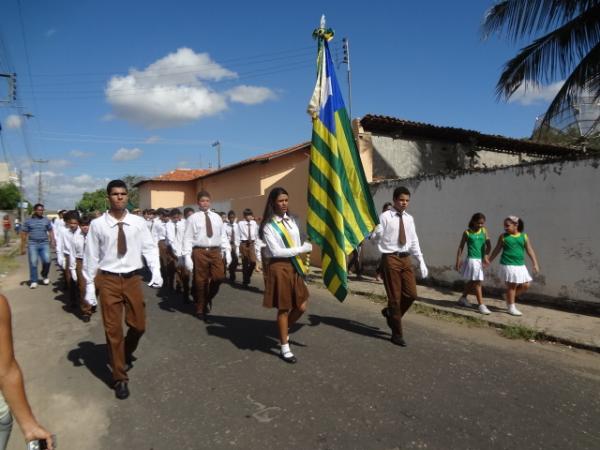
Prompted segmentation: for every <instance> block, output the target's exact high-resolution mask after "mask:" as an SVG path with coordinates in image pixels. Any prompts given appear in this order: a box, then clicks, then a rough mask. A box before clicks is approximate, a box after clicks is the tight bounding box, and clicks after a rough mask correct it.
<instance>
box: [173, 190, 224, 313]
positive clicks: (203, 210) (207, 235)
mask: <svg viewBox="0 0 600 450" xmlns="http://www.w3.org/2000/svg"><path fill="white" fill-rule="evenodd" d="M197 200H198V206H199V209H200V210H199V211H198V212H196V213H194V214H192V215H191V216H190V217H189V218H188V219H187V225H186V227H185V234H184V238H183V255H184V257H185V266H186V269H187V270H188V271H189V272H190V273H192V274H193V275H192V276H193V280H194V281H193V289H194V291H195V294H194V299H195V300H196V317H198V318H199V319H200V320H203V321H204V322H205V323H209V322H210V319H209V318H208V313H209V312H210V311H211V309H212V301H213V299H214V297H215V296H216V295H217V292H219V286H220V285H221V282H222V281H223V278H224V277H225V265H224V264H223V258H222V256H221V252H222V251H225V252H226V256H227V258H228V260H227V263H229V262H230V261H229V258H231V252H230V250H231V247H230V245H229V240H228V239H227V233H226V232H225V224H224V223H223V219H222V218H221V216H220V215H219V214H217V213H216V212H214V211H211V210H210V194H209V193H208V192H206V191H201V192H199V193H198V196H197Z"/></svg>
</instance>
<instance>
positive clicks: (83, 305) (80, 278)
mask: <svg viewBox="0 0 600 450" xmlns="http://www.w3.org/2000/svg"><path fill="white" fill-rule="evenodd" d="M90 223H91V218H90V217H89V216H84V217H82V218H81V219H79V233H75V235H74V236H73V240H72V241H71V248H70V255H71V257H70V258H69V272H70V274H71V279H72V280H73V283H76V284H77V287H78V289H79V311H80V314H81V319H82V320H83V321H84V322H89V321H90V319H91V317H92V313H93V312H95V311H96V307H97V305H98V302H97V301H96V296H95V295H94V297H93V298H92V297H90V298H89V301H88V300H86V295H85V294H86V288H87V281H86V279H85V276H84V275H83V259H84V257H85V248H86V244H87V236H88V232H89V230H90ZM92 283H93V281H92ZM94 291H95V289H94Z"/></svg>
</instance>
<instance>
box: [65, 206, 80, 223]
mask: <svg viewBox="0 0 600 450" xmlns="http://www.w3.org/2000/svg"><path fill="white" fill-rule="evenodd" d="M63 218H64V220H65V222H68V221H69V220H73V219H75V220H76V221H77V222H79V211H76V210H74V209H73V210H71V211H67V212H66V213H65V215H64V216H63Z"/></svg>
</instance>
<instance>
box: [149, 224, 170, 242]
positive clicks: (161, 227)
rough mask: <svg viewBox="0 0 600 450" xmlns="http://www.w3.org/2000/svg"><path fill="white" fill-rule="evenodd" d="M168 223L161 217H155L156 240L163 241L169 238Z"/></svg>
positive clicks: (154, 232)
mask: <svg viewBox="0 0 600 450" xmlns="http://www.w3.org/2000/svg"><path fill="white" fill-rule="evenodd" d="M167 223H168V222H163V221H162V220H160V219H155V221H154V226H153V227H152V233H153V234H154V236H153V237H154V241H155V242H158V241H162V240H163V239H166V238H167Z"/></svg>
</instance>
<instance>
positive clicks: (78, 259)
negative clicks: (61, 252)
mask: <svg viewBox="0 0 600 450" xmlns="http://www.w3.org/2000/svg"><path fill="white" fill-rule="evenodd" d="M75 259H76V260H77V261H83V258H75Z"/></svg>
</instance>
